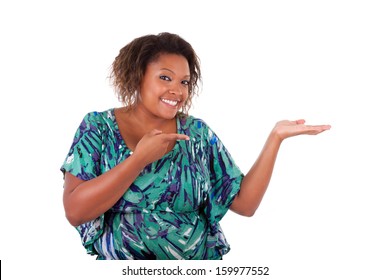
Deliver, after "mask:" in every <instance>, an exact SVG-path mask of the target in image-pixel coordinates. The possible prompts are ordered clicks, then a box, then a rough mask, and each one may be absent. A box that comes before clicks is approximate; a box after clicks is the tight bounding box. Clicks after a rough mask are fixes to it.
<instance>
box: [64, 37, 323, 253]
mask: <svg viewBox="0 0 390 280" xmlns="http://www.w3.org/2000/svg"><path fill="white" fill-rule="evenodd" d="M111 78H112V81H113V85H114V87H115V89H116V91H117V93H118V96H119V98H120V100H121V101H122V102H123V104H124V107H122V108H114V109H109V110H107V111H104V112H92V113H89V114H87V115H86V116H85V117H84V119H83V121H82V122H81V124H80V126H79V128H78V130H77V132H76V135H75V138H74V141H73V144H72V146H71V149H70V151H69V154H68V156H67V157H66V159H65V162H64V164H63V165H62V167H61V170H62V172H63V173H64V179H65V181H64V197H63V200H64V208H65V212H66V217H67V219H68V220H69V222H70V223H71V224H72V225H73V226H75V227H76V228H77V230H78V231H79V233H80V235H81V238H82V242H83V245H84V246H85V248H86V249H87V252H88V253H90V254H93V255H97V259H222V256H223V255H224V254H226V253H227V252H228V251H229V244H228V243H227V241H226V239H225V236H224V234H223V232H222V229H221V228H220V225H219V221H220V220H221V218H222V217H223V216H224V214H225V213H226V212H227V210H228V209H231V210H232V211H234V212H236V213H238V214H240V215H244V216H252V215H253V214H254V213H255V211H256V209H257V207H258V206H259V204H260V202H261V199H262V197H263V195H264V193H265V191H266V189H267V186H268V183H269V181H270V179H271V175H272V170H273V167H274V163H275V160H276V156H277V153H278V150H279V147H280V145H281V143H282V141H283V140H284V139H286V138H288V137H291V136H295V135H300V134H312V135H315V134H318V133H321V132H323V131H325V130H328V129H329V128H330V126H328V125H318V126H307V125H305V124H304V121H303V120H298V121H281V122H278V123H277V124H276V125H275V127H274V128H273V129H272V131H271V133H270V135H269V137H268V139H267V141H266V143H265V145H264V147H263V150H262V152H261V154H260V155H259V157H258V159H257V160H256V162H255V163H254V165H253V167H252V168H251V169H250V171H249V172H248V174H246V175H245V176H244V175H243V174H242V172H241V171H240V170H239V168H238V167H237V166H236V165H235V163H234V161H233V159H232V158H231V156H230V154H229V152H228V151H227V150H226V148H225V147H224V146H223V144H222V142H221V141H220V139H219V138H218V137H217V135H215V133H214V132H213V131H212V130H211V129H210V128H209V127H208V125H207V124H206V123H205V122H204V121H202V120H201V119H197V118H194V117H192V116H190V115H188V109H189V108H190V106H191V100H192V98H193V96H194V95H195V94H196V93H197V89H198V86H197V85H198V82H199V81H200V80H201V71H200V66H199V61H198V57H197V55H196V53H195V51H194V50H193V48H192V47H191V45H190V44H189V43H188V42H186V41H185V40H183V39H182V38H181V37H179V36H178V35H175V34H170V33H161V34H158V35H147V36H142V37H140V38H136V39H135V40H133V41H132V42H130V43H129V44H128V45H126V46H125V47H124V48H122V49H121V51H120V53H119V55H118V56H117V57H116V59H115V61H114V62H113V65H112V75H111Z"/></svg>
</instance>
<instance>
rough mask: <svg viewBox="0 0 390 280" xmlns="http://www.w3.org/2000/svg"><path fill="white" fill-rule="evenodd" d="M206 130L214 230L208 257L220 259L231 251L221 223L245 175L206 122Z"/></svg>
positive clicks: (207, 207)
mask: <svg viewBox="0 0 390 280" xmlns="http://www.w3.org/2000/svg"><path fill="white" fill-rule="evenodd" d="M204 133H205V135H204V136H203V137H204V140H205V141H206V143H205V146H206V147H208V157H209V159H208V163H209V175H210V186H209V190H208V194H207V200H206V203H205V208H204V212H205V214H206V216H207V219H208V223H209V231H210V232H209V234H208V239H207V247H208V258H209V259H218V258H219V257H220V256H222V255H224V254H226V253H227V252H228V251H229V250H230V246H229V244H228V243H227V241H226V238H225V235H224V233H223V231H222V228H221V226H220V225H219V222H220V220H221V219H222V218H223V216H224V215H225V214H226V212H227V211H228V210H229V207H230V205H231V204H232V202H233V200H234V198H235V196H236V195H237V193H238V192H239V190H240V186H241V182H242V179H243V177H244V175H243V173H242V172H241V170H240V169H239V168H238V166H237V165H236V164H235V162H234V160H233V158H232V156H231V155H230V153H229V152H228V150H227V149H226V147H225V146H224V145H223V143H222V142H221V140H220V139H219V138H218V136H217V135H216V134H215V133H214V132H213V131H212V130H211V129H210V128H209V127H207V126H206V125H205V130H204Z"/></svg>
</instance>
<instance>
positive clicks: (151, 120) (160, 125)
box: [129, 106, 175, 131]
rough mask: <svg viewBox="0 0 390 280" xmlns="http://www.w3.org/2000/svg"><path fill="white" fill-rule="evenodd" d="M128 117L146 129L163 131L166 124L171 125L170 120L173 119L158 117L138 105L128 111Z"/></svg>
mask: <svg viewBox="0 0 390 280" xmlns="http://www.w3.org/2000/svg"><path fill="white" fill-rule="evenodd" d="M129 118H131V119H132V120H133V121H134V122H135V123H136V124H138V125H139V126H140V127H143V128H144V129H145V130H146V131H151V130H152V129H158V130H162V131H165V130H166V128H167V126H169V125H172V122H174V121H175V118H173V119H163V118H159V117H157V116H155V115H153V114H151V113H150V112H147V111H145V110H143V108H142V107H140V106H137V107H135V108H134V109H133V110H131V111H129Z"/></svg>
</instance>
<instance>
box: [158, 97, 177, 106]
mask: <svg viewBox="0 0 390 280" xmlns="http://www.w3.org/2000/svg"><path fill="white" fill-rule="evenodd" d="M161 101H162V102H163V103H165V104H167V105H169V106H172V107H176V106H177V104H179V102H180V100H170V99H165V98H161Z"/></svg>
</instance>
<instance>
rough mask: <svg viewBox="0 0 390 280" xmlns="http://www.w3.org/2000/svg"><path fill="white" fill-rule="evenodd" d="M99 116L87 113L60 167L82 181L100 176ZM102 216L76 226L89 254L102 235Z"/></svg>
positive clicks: (92, 252) (93, 252)
mask: <svg viewBox="0 0 390 280" xmlns="http://www.w3.org/2000/svg"><path fill="white" fill-rule="evenodd" d="M100 123H101V122H100V121H99V114H98V113H96V112H93V113H88V114H87V115H86V116H85V117H84V118H83V120H82V122H81V123H80V126H79V127H78V129H77V131H76V133H75V136H74V139H73V143H72V145H71V147H70V150H69V153H68V155H67V156H66V158H65V161H64V162H63V164H62V166H61V171H62V172H63V173H64V174H65V172H69V173H71V174H72V175H74V176H76V177H78V178H80V179H82V180H85V181H87V180H91V179H93V178H95V177H97V176H99V175H100V174H101V170H100V157H101V156H100V155H101V150H102V136H101V128H100ZM103 226H104V215H101V216H100V217H98V218H96V219H95V220H92V221H89V222H87V223H84V224H82V225H80V226H77V227H76V229H77V231H78V232H79V234H80V237H81V241H82V244H83V245H84V247H85V248H86V250H87V252H88V253H89V254H96V251H95V249H94V247H93V243H94V242H95V241H96V240H97V239H98V238H99V236H100V235H101V234H102V233H103Z"/></svg>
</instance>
